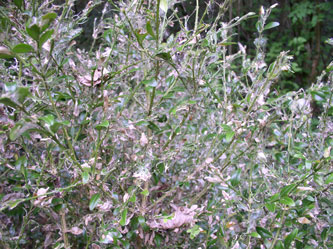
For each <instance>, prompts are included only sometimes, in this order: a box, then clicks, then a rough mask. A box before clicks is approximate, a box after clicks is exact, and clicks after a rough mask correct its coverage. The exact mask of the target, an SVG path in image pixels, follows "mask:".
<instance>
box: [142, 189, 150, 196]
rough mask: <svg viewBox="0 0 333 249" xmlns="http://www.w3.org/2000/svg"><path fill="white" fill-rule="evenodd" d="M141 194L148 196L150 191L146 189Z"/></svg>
mask: <svg viewBox="0 0 333 249" xmlns="http://www.w3.org/2000/svg"><path fill="white" fill-rule="evenodd" d="M141 194H142V195H143V196H148V195H149V191H148V190H147V189H145V190H143V191H142V192H141Z"/></svg>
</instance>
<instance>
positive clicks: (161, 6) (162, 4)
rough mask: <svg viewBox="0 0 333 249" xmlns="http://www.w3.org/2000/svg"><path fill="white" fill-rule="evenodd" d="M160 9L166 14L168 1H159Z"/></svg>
mask: <svg viewBox="0 0 333 249" xmlns="http://www.w3.org/2000/svg"><path fill="white" fill-rule="evenodd" d="M160 8H161V9H162V10H163V11H164V12H165V13H167V11H168V0H160Z"/></svg>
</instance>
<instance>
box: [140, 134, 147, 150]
mask: <svg viewBox="0 0 333 249" xmlns="http://www.w3.org/2000/svg"><path fill="white" fill-rule="evenodd" d="M147 144H148V139H147V137H146V135H145V134H144V133H141V138H140V145H141V146H142V147H143V146H146V145H147Z"/></svg>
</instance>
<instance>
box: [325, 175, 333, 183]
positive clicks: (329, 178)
mask: <svg viewBox="0 0 333 249" xmlns="http://www.w3.org/2000/svg"><path fill="white" fill-rule="evenodd" d="M332 182H333V173H331V174H330V175H329V176H328V177H327V178H326V180H325V184H330V183H332Z"/></svg>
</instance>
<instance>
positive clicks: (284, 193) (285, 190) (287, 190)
mask: <svg viewBox="0 0 333 249" xmlns="http://www.w3.org/2000/svg"><path fill="white" fill-rule="evenodd" d="M295 186H296V184H290V185H287V186H284V187H283V188H282V189H281V191H280V196H281V197H283V196H287V195H289V193H290V192H291V191H292V190H294V189H295Z"/></svg>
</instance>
